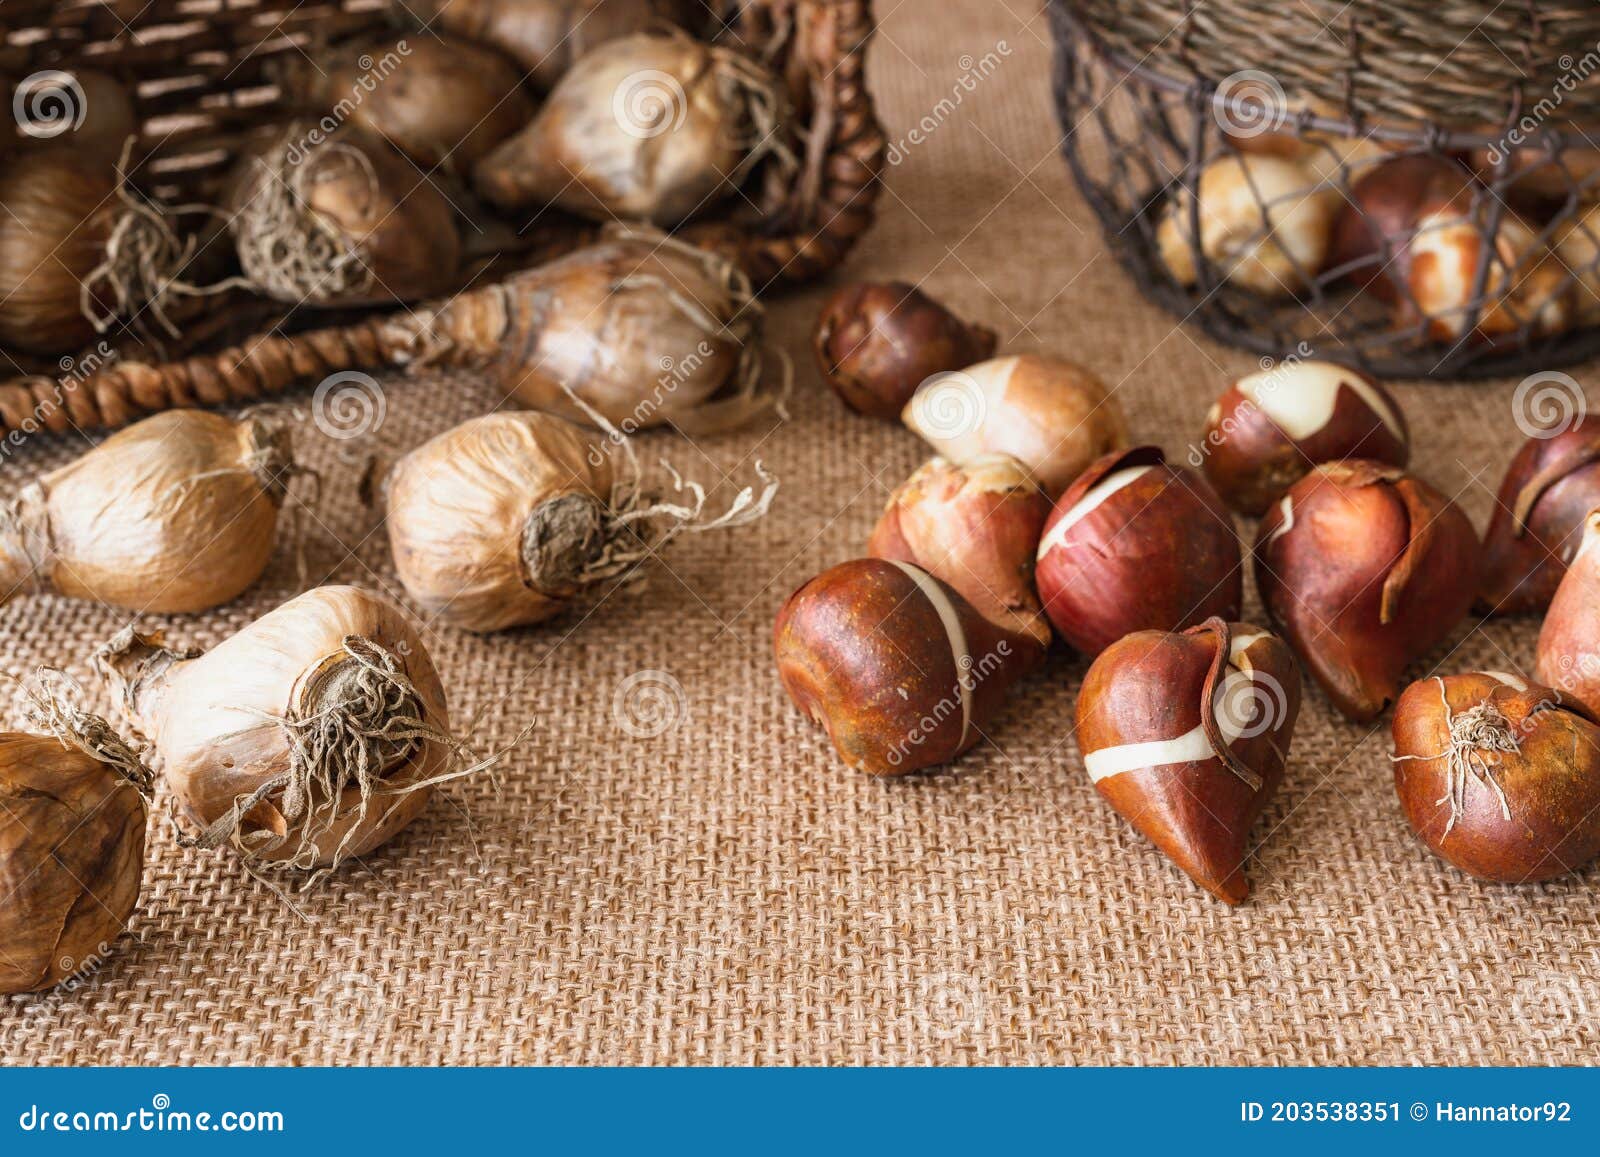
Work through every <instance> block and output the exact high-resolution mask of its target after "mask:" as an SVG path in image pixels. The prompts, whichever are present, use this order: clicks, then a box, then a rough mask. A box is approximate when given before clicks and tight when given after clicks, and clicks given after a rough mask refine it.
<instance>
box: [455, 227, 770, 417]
mask: <svg viewBox="0 0 1600 1157" xmlns="http://www.w3.org/2000/svg"><path fill="white" fill-rule="evenodd" d="M512 285H513V286H514V289H515V293H516V297H517V299H518V300H519V301H522V302H535V303H538V307H537V308H534V309H530V308H519V309H516V310H514V311H513V312H512V313H511V314H510V315H509V316H508V317H507V318H506V319H505V320H506V322H507V328H506V330H505V332H504V333H503V334H502V335H500V336H499V338H498V345H499V347H500V348H501V349H502V350H503V351H505V352H504V353H502V354H501V355H500V356H499V357H498V358H497V359H496V360H495V361H494V362H493V363H492V364H491V365H490V366H488V367H486V368H487V370H488V372H489V374H490V376H491V379H492V380H493V382H494V384H495V385H496V386H498V387H499V388H500V389H501V390H502V391H503V392H504V393H506V394H509V395H510V396H511V397H513V398H515V399H516V401H518V402H520V403H521V404H523V405H526V406H530V407H533V408H535V409H540V410H546V411H549V412H551V413H554V414H559V415H561V416H562V417H564V418H568V419H570V420H572V421H574V422H579V423H582V424H586V425H593V424H594V418H593V416H592V415H591V414H589V413H587V412H586V411H585V410H584V409H583V407H582V406H579V405H578V404H576V403H575V402H574V401H573V399H572V396H571V395H573V394H575V395H577V397H578V398H579V399H581V400H582V402H583V404H584V405H585V406H588V407H590V408H592V409H593V410H594V411H596V412H598V413H599V414H600V415H601V416H602V417H603V418H604V419H605V420H606V421H607V422H610V423H611V424H612V425H613V426H616V427H618V428H620V429H621V430H622V431H623V432H624V433H628V434H631V433H633V432H634V431H636V430H643V429H648V428H650V427H652V426H659V425H663V424H666V423H672V424H674V425H678V426H680V427H683V428H684V429H685V430H686V432H690V433H694V432H697V431H695V430H694V428H693V422H694V420H695V416H696V415H695V411H696V410H697V409H698V408H699V407H700V406H701V405H702V404H703V403H706V402H708V401H709V400H710V399H711V398H712V395H714V394H716V393H717V392H718V391H720V390H722V389H723V388H724V387H728V386H732V385H735V384H738V379H740V378H741V377H742V376H743V375H744V374H745V373H746V372H747V369H748V368H749V363H750V359H751V357H752V356H753V355H755V354H756V352H757V346H758V343H759V337H760V329H761V312H760V307H759V306H755V305H753V304H752V303H751V302H750V301H749V298H748V295H747V292H746V291H747V288H748V285H747V283H744V282H743V281H742V278H741V275H739V274H737V272H736V271H734V270H732V269H731V267H727V266H726V263H724V262H722V261H721V259H720V258H716V257H714V256H713V255H710V254H707V253H703V252H689V251H686V250H685V248H684V247H682V246H678V245H676V244H671V245H658V244H656V243H654V242H652V241H644V240H637V239H617V240H608V241H603V242H601V243H599V244H597V245H592V246H588V247H587V248H584V249H579V250H577V251H575V252H573V253H570V254H568V255H567V256H566V257H563V258H559V259H558V260H556V261H552V262H550V263H548V264H546V265H542V266H540V267H538V268H537V269H533V270H530V271H528V272H527V273H525V274H522V275H520V276H518V277H517V278H516V279H515V280H514V282H512ZM675 299H676V300H675ZM684 303H687V304H689V305H690V306H691V308H690V309H687V310H686V309H685V308H684ZM707 320H709V321H710V322H711V324H710V326H709V327H708V326H707V324H706V322H707ZM755 368H756V369H757V370H759V366H756V367H755ZM569 391H570V393H569ZM713 404H720V400H719V401H718V402H717V403H713Z"/></svg>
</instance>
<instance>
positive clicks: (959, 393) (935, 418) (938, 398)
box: [911, 370, 989, 438]
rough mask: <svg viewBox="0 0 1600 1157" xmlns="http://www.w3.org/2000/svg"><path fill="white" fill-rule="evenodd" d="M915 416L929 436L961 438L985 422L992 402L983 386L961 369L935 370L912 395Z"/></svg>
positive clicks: (914, 418)
mask: <svg viewBox="0 0 1600 1157" xmlns="http://www.w3.org/2000/svg"><path fill="white" fill-rule="evenodd" d="M911 407H912V418H913V420H914V423H915V425H916V427H917V429H918V431H920V432H921V433H923V434H924V435H925V436H926V437H929V438H961V437H965V436H966V435H968V434H971V433H973V432H974V431H976V430H977V429H978V428H979V427H980V426H982V425H983V419H984V418H985V417H986V416H987V414H988V409H989V404H988V401H987V399H985V397H984V393H983V387H982V386H980V385H979V384H978V380H977V379H976V378H974V377H973V376H972V375H971V374H964V373H962V372H961V371H959V370H951V371H948V372H946V373H940V374H934V375H933V376H932V377H930V378H928V379H926V380H925V381H924V382H923V383H922V384H921V385H920V386H918V387H917V392H916V394H915V395H914V396H913V397H912V399H911Z"/></svg>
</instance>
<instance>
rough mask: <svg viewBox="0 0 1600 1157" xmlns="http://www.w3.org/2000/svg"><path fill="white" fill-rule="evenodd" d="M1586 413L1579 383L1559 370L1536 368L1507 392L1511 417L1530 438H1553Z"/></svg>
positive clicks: (1585, 399)
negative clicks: (1509, 395)
mask: <svg viewBox="0 0 1600 1157" xmlns="http://www.w3.org/2000/svg"><path fill="white" fill-rule="evenodd" d="M1588 413H1589V400H1588V399H1587V398H1586V397H1584V394H1583V387H1582V386H1580V385H1579V384H1578V383H1577V382H1576V381H1575V380H1574V379H1573V378H1572V377H1571V375H1569V374H1564V373H1561V372H1560V371H1559V370H1540V371H1539V372H1538V373H1536V374H1529V375H1528V376H1527V377H1525V378H1523V379H1522V381H1521V382H1520V383H1518V385H1517V388H1516V390H1515V392H1513V393H1512V395H1511V417H1512V420H1513V421H1515V422H1516V424H1517V429H1519V430H1521V431H1522V432H1523V433H1524V434H1526V435H1527V436H1528V437H1530V438H1545V439H1548V438H1554V437H1556V436H1557V435H1558V434H1564V433H1566V432H1567V431H1568V430H1570V429H1572V428H1573V427H1574V426H1576V425H1577V424H1578V423H1579V422H1581V421H1583V419H1584V418H1585V417H1586V416H1587V415H1588Z"/></svg>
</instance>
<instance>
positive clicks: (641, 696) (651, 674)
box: [611, 671, 685, 739]
mask: <svg viewBox="0 0 1600 1157" xmlns="http://www.w3.org/2000/svg"><path fill="white" fill-rule="evenodd" d="M611 714H612V716H613V717H614V718H615V719H616V721H617V726H618V727H620V728H621V729H622V730H623V732H624V733H626V734H628V735H631V736H633V738H635V739H654V738H656V737H657V736H658V735H664V734H666V733H667V732H668V731H671V730H672V729H673V728H674V727H676V726H678V724H679V723H681V722H682V721H683V717H684V714H685V711H684V704H683V684H681V683H679V682H678V681H677V680H676V679H674V678H673V677H672V674H671V673H670V672H667V671H635V672H634V673H633V674H632V675H629V676H628V677H627V678H626V679H624V680H623V681H622V682H620V683H618V684H617V689H616V692H615V693H614V694H613V695H612V696H611Z"/></svg>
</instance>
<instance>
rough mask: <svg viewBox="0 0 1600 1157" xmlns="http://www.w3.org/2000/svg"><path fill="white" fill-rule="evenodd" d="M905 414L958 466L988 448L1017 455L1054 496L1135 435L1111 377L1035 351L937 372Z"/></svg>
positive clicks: (916, 429) (912, 426) (907, 421)
mask: <svg viewBox="0 0 1600 1157" xmlns="http://www.w3.org/2000/svg"><path fill="white" fill-rule="evenodd" d="M901 419H902V420H903V421H904V422H905V424H906V426H908V427H909V428H910V430H911V432H912V433H914V434H917V435H918V436H920V437H921V438H922V439H923V440H924V441H926V442H927V443H928V444H929V445H930V446H932V447H933V448H934V450H935V451H936V452H937V453H938V454H939V455H940V456H941V457H942V458H944V459H946V460H947V461H949V462H953V463H955V464H956V465H957V466H961V465H964V464H965V463H967V462H970V461H972V459H974V458H976V457H978V456H979V455H981V454H1009V455H1010V456H1011V457H1013V458H1015V459H1016V460H1017V461H1018V462H1020V463H1022V465H1023V468H1024V469H1026V470H1027V471H1028V473H1029V475H1030V476H1031V477H1032V478H1033V480H1034V482H1035V483H1036V484H1037V485H1038V486H1039V488H1040V489H1041V490H1043V491H1044V492H1045V494H1046V495H1048V496H1050V497H1052V498H1054V497H1055V496H1056V495H1057V494H1060V493H1061V492H1062V491H1063V490H1065V489H1066V488H1067V487H1068V486H1069V485H1071V484H1072V480H1073V479H1074V478H1076V477H1077V476H1078V475H1079V474H1081V473H1082V472H1083V470H1084V468H1085V467H1086V466H1088V465H1089V463H1091V462H1093V461H1094V460H1095V459H1096V458H1098V457H1100V456H1101V455H1102V454H1104V453H1106V452H1107V451H1109V450H1117V449H1120V448H1121V447H1123V446H1125V445H1127V441H1128V433H1127V423H1126V422H1125V421H1124V419H1123V417H1122V409H1121V407H1120V406H1118V405H1117V401H1116V399H1115V398H1113V397H1112V396H1111V393H1110V391H1109V390H1107V389H1106V386H1105V383H1104V382H1102V381H1101V380H1100V379H1099V378H1097V377H1095V375H1094V374H1092V373H1090V372H1089V371H1088V370H1086V369H1084V368H1083V367H1082V366H1079V365H1076V364H1074V363H1072V362H1069V361H1063V360H1061V359H1059V358H1050V357H1041V356H1038V355H1033V354H1025V355H1022V356H1020V357H1007V358H993V359H991V360H989V361H986V362H979V363H978V364H977V365H975V366H968V367H967V368H966V369H965V370H960V371H957V372H954V373H947V374H937V375H935V376H934V377H932V378H929V379H928V380H927V381H926V382H924V383H923V384H922V387H921V388H920V389H918V390H917V392H916V394H915V395H913V396H912V399H911V401H910V402H909V403H907V405H906V408H905V412H904V413H903V414H902V415H901Z"/></svg>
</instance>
